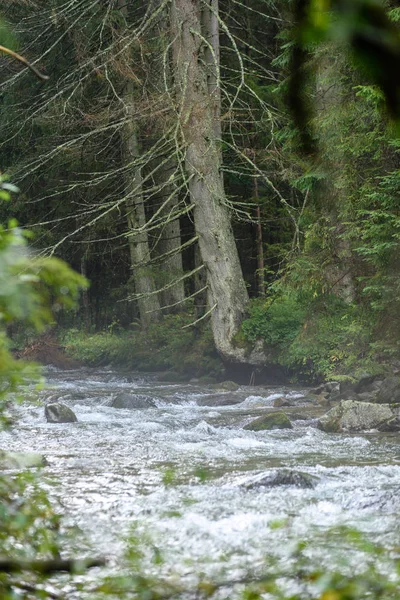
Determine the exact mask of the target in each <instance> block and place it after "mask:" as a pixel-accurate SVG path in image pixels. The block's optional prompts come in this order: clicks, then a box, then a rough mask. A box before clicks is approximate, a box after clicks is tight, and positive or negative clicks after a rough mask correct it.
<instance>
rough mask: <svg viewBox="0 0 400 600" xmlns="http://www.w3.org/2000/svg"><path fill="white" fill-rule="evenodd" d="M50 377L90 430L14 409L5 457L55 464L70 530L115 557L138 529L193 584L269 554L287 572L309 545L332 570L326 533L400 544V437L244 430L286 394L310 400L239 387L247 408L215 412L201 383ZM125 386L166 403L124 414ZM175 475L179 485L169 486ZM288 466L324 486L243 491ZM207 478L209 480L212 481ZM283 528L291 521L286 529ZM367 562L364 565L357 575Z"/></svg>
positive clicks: (53, 477) (109, 375) (52, 482)
mask: <svg viewBox="0 0 400 600" xmlns="http://www.w3.org/2000/svg"><path fill="white" fill-rule="evenodd" d="M49 375H50V383H51V386H52V390H51V393H50V391H49V390H47V391H45V392H43V393H42V397H43V399H44V400H45V399H46V398H47V397H48V396H50V395H51V394H53V395H56V396H57V394H58V395H59V396H60V397H61V399H62V401H65V402H66V404H68V406H70V407H71V408H72V409H73V410H74V411H75V412H76V414H77V417H78V423H72V424H59V425H52V424H48V423H46V421H45V419H44V413H43V406H42V405H31V404H28V403H25V404H24V405H22V406H18V407H17V408H16V409H15V412H16V415H17V417H18V424H17V426H15V427H14V428H13V429H12V430H11V431H6V432H1V433H0V447H2V448H5V449H8V450H18V451H29V450H31V451H37V452H42V453H43V454H44V455H45V456H46V458H47V460H48V463H49V464H48V466H47V467H46V468H45V469H44V471H45V474H46V475H47V476H48V477H49V483H46V484H44V485H46V486H47V489H48V490H49V491H50V493H51V495H52V496H53V497H54V498H55V499H57V500H58V501H60V502H61V504H62V506H63V510H64V512H65V523H66V524H69V525H71V524H73V525H77V526H79V527H80V528H81V529H82V531H83V534H84V535H83V536H82V548H85V549H86V548H87V546H88V544H91V545H92V546H93V547H95V548H96V549H97V550H98V551H100V552H104V553H105V554H106V555H110V554H111V555H113V557H114V558H113V560H116V559H115V556H118V555H119V556H120V555H121V552H122V550H123V544H122V542H121V536H123V535H125V534H127V533H128V532H129V529H130V527H131V523H132V522H136V527H137V532H138V533H139V534H140V533H143V534H145V535H146V537H149V538H151V540H153V542H152V543H154V544H155V545H157V546H158V547H159V548H160V549H161V551H164V558H165V563H164V565H163V567H162V568H163V569H164V570H165V571H166V572H177V573H179V574H181V575H183V574H186V575H187V573H188V571H192V570H193V569H192V567H190V566H188V565H191V564H193V562H195V563H197V564H198V565H199V566H200V567H201V568H203V569H204V571H205V572H207V573H209V574H214V575H215V574H216V573H217V572H220V573H224V574H225V575H224V578H225V579H226V574H227V573H229V574H230V575H232V574H240V573H242V572H243V570H246V568H247V567H255V566H257V565H261V564H263V562H264V561H265V559H266V556H268V555H274V556H278V557H280V558H281V559H282V560H286V561H288V560H289V558H290V553H291V551H292V550H293V548H294V547H295V546H296V544H297V543H298V541H299V540H304V541H306V542H308V546H307V552H309V553H310V554H312V553H314V554H315V555H316V556H318V560H319V561H320V562H321V564H323V563H324V561H325V562H326V564H330V565H331V564H332V561H333V560H336V559H335V558H332V555H331V550H330V549H329V548H327V547H326V542H325V536H326V533H327V531H328V530H329V529H330V528H331V527H336V526H338V525H340V526H341V525H348V526H356V527H358V528H359V529H361V530H362V531H364V532H365V533H366V534H367V535H368V536H370V537H371V538H372V539H375V540H378V541H380V542H382V543H384V544H386V545H390V544H392V543H397V542H396V539H397V537H398V534H399V533H400V525H399V523H400V520H399V514H400V501H399V500H398V496H399V495H398V489H399V485H400V465H399V460H400V458H399V457H400V448H399V439H398V437H393V436H386V437H385V436H382V435H368V436H362V435H356V436H351V435H347V436H346V435H333V434H332V435H330V434H326V433H324V432H322V431H319V430H317V429H315V428H312V427H309V426H308V425H307V423H306V424H304V422H302V423H301V424H299V425H301V426H297V423H295V428H294V429H293V430H281V431H271V432H253V431H247V430H244V429H243V425H244V424H246V423H247V422H249V421H250V420H251V419H252V418H254V417H256V416H259V415H260V414H262V412H260V411H263V410H267V411H268V410H271V408H270V407H271V405H272V403H273V400H274V399H275V398H277V397H280V396H282V395H285V396H286V397H290V398H291V399H292V400H296V399H297V400H298V401H299V406H301V401H302V398H303V396H304V394H303V392H301V391H298V390H288V389H283V390H281V391H280V390H276V388H275V389H270V390H268V389H265V390H263V391H262V393H260V391H259V389H256V388H254V389H250V388H246V389H240V390H238V392H230V393H231V394H232V395H233V396H234V397H236V398H239V399H242V402H240V403H239V404H235V405H233V406H222V407H221V406H216V407H209V406H205V407H202V406H198V404H197V401H198V400H199V399H201V398H204V397H209V396H210V395H212V396H215V395H216V392H215V390H214V391H212V392H211V391H210V389H208V388H207V387H204V388H202V387H201V386H199V385H197V384H196V385H190V386H184V385H182V384H179V385H177V384H173V385H171V384H162V383H160V382H156V381H154V380H153V379H152V378H151V377H142V378H139V377H137V376H136V375H133V376H132V378H131V379H132V381H131V380H130V381H129V382H128V381H127V379H126V375H124V376H120V375H118V373H114V372H113V371H112V370H107V371H103V372H90V371H88V370H78V371H75V372H68V373H67V374H63V373H62V372H59V371H53V370H51V371H50V373H49ZM121 389H123V390H124V391H129V392H131V393H135V394H139V395H146V396H147V397H150V398H153V399H155V402H156V405H157V406H156V408H151V409H145V410H126V409H115V408H112V407H111V406H110V401H111V398H112V397H113V396H114V395H115V394H116V393H119V392H120V391H121ZM221 396H222V394H221ZM224 397H225V396H224ZM167 467H168V468H172V469H173V472H174V485H166V483H165V482H164V479H163V477H164V472H165V469H166V468H167ZM282 467H284V468H286V469H288V468H289V469H295V470H298V471H302V472H304V473H307V474H310V475H313V476H315V477H317V478H318V481H317V484H316V486H315V488H314V489H299V488H296V487H293V486H283V487H274V488H266V487H264V488H260V489H252V490H246V489H245V488H244V486H243V483H246V482H249V481H255V480H257V478H262V477H263V476H265V475H266V474H268V473H271V472H273V471H274V470H276V469H279V468H282ZM200 470H202V471H204V470H205V471H206V473H208V477H207V478H206V480H205V481H204V480H203V479H202V478H200V477H199V475H198V473H199V472H200ZM277 520H281V521H282V523H283V525H282V526H281V527H280V528H278V529H276V527H275V526H274V523H276V521H277ZM85 536H86V540H85V539H84V538H85ZM339 546H340V544H339ZM339 550H340V549H339V548H338V550H337V552H338V557H337V560H338V562H340V560H339V559H340V551H339ZM146 557H148V558H146ZM143 560H144V563H145V564H144V568H145V569H148V570H149V571H151V570H152V569H154V564H153V563H152V561H151V553H149V554H148V555H147V554H146V553H145V558H144V559H143ZM352 560H353V558H351V560H350V563H351V561H352ZM357 560H358V563H357ZM361 562H362V560H361V558H360V556H359V555H355V557H354V565H357V564H360V563H361ZM350 563H349V564H350ZM186 575H185V576H186Z"/></svg>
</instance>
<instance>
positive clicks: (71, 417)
mask: <svg viewBox="0 0 400 600" xmlns="http://www.w3.org/2000/svg"><path fill="white" fill-rule="evenodd" d="M44 414H45V417H46V421H47V422H48V423H76V422H77V420H78V419H77V418H76V414H75V413H74V411H73V410H71V409H70V408H69V407H68V406H66V405H65V404H61V402H54V403H52V404H46V406H45V407H44Z"/></svg>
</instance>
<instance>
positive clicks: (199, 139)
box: [171, 0, 248, 361]
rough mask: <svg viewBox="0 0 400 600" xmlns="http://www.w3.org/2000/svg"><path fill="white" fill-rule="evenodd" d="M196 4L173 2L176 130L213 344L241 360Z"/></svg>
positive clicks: (235, 265) (242, 296)
mask: <svg viewBox="0 0 400 600" xmlns="http://www.w3.org/2000/svg"><path fill="white" fill-rule="evenodd" d="M213 4H215V3H214V2H213ZM203 6H204V5H203ZM200 7H201V3H200V1H199V0H173V2H172V9H171V29H172V36H173V39H174V42H173V58H174V67H175V84H176V87H177V103H178V106H179V115H180V134H181V136H182V138H183V143H184V146H185V149H186V155H185V167H186V171H187V175H188V179H189V190H190V194H191V199H192V202H193V203H194V205H195V207H194V222H195V228H196V233H197V235H198V238H199V247H200V252H201V257H202V260H203V263H204V265H205V267H206V270H207V283H208V304H209V307H210V308H209V310H210V311H211V326H212V332H213V336H214V341H215V345H216V348H217V350H218V351H219V353H220V354H221V356H222V357H223V358H225V359H227V360H231V361H232V360H233V361H237V360H241V352H240V351H239V350H238V349H237V348H235V346H234V336H235V334H236V333H237V331H238V329H239V327H240V324H241V322H242V319H243V316H244V313H245V309H246V305H247V302H248V294H247V290H246V286H245V282H244V279H243V274H242V269H241V266H240V262H239V256H238V252H237V248H236V244H235V240H234V236H233V232H232V228H231V223H230V214H229V210H228V208H227V203H226V196H225V191H224V187H223V183H222V177H221V174H220V168H221V156H220V148H219V144H218V142H217V140H216V131H215V120H216V119H215V114H216V108H215V105H214V102H215V98H212V97H211V96H210V92H209V87H208V81H207V72H206V67H205V66H204V64H203V65H202V64H201V60H200V55H201V52H202V50H203V44H204V42H203V41H202V37H203V33H204V32H203V31H202V26H201V24H202V20H203V22H204V18H206V17H205V16H204V15H203V17H202V14H201V8H200ZM204 10H207V9H206V8H205V9H204ZM217 103H218V104H219V102H218V101H217Z"/></svg>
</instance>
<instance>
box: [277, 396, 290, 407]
mask: <svg viewBox="0 0 400 600" xmlns="http://www.w3.org/2000/svg"><path fill="white" fill-rule="evenodd" d="M273 406H274V408H281V406H293V403H292V402H290V400H289V399H288V398H285V396H279V398H275V400H274V401H273Z"/></svg>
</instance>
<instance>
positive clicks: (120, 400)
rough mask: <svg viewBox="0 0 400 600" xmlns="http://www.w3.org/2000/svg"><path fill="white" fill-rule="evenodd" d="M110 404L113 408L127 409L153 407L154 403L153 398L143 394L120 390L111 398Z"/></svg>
mask: <svg viewBox="0 0 400 600" xmlns="http://www.w3.org/2000/svg"><path fill="white" fill-rule="evenodd" d="M111 406H112V407H113V408H129V409H137V408H155V406H156V403H155V402H154V400H153V398H149V397H148V396H144V395H143V394H129V393H127V392H121V393H120V394H117V395H116V396H115V397H114V398H113V400H112V402H111Z"/></svg>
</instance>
